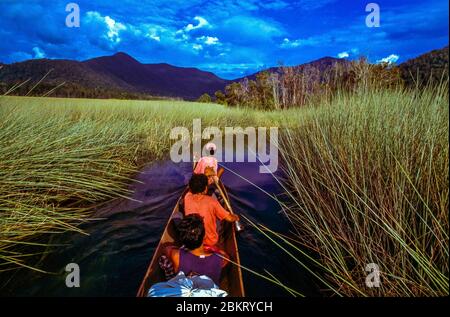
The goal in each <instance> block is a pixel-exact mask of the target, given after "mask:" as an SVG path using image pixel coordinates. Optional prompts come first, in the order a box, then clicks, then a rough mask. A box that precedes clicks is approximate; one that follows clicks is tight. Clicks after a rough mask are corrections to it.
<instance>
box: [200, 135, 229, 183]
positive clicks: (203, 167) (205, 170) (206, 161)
mask: <svg viewBox="0 0 450 317" xmlns="http://www.w3.org/2000/svg"><path fill="white" fill-rule="evenodd" d="M205 148H206V151H208V153H209V155H208V156H203V157H201V158H200V160H199V161H198V162H197V165H196V166H195V168H194V174H205V175H206V176H207V177H208V185H212V184H214V183H215V182H217V181H218V180H219V178H220V176H222V174H223V172H224V169H223V168H222V167H221V168H219V164H218V162H217V159H216V158H215V157H214V154H215V153H216V150H217V146H216V145H215V144H214V143H211V142H210V143H207V144H206V145H205Z"/></svg>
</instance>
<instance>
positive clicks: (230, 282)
mask: <svg viewBox="0 0 450 317" xmlns="http://www.w3.org/2000/svg"><path fill="white" fill-rule="evenodd" d="M219 186H221V189H222V190H223V192H224V194H225V196H227V197H226V199H229V197H228V193H227V191H226V189H225V186H223V184H222V183H220V184H219ZM187 192H188V190H187V189H186V190H185V191H184V192H183V194H182V195H181V197H180V198H179V199H178V202H177V204H176V205H175V208H174V209H173V211H172V215H171V217H170V219H169V221H168V223H167V225H166V228H165V229H164V233H163V235H162V237H161V240H160V241H159V244H158V246H157V248H156V250H155V252H154V254H153V258H152V260H151V262H150V265H149V267H148V269H147V272H146V273H145V277H144V279H143V281H142V283H141V285H140V287H139V290H138V293H137V296H138V297H146V296H147V294H148V290H149V289H150V287H151V286H152V285H153V284H155V283H159V282H163V281H165V278H164V273H163V271H162V270H161V268H160V267H159V263H158V260H159V258H160V256H161V255H162V254H163V245H164V244H166V243H175V244H177V241H176V231H175V226H174V222H176V221H177V220H176V219H181V218H182V217H183V207H182V201H183V199H184V195H186V193H187ZM225 208H226V207H225ZM220 228H221V229H220V240H219V245H220V246H221V248H222V249H223V250H225V252H226V253H227V254H228V255H229V256H230V259H231V261H233V262H235V263H236V264H238V265H235V264H232V263H229V264H228V265H227V266H226V267H225V268H224V269H223V270H222V275H221V281H220V288H221V289H223V290H225V291H227V292H228V296H231V297H244V296H245V292H244V283H243V281H242V271H241V268H240V266H239V265H240V259H239V250H238V246H237V240H236V229H235V226H234V224H233V223H230V222H225V221H223V222H222V223H221V226H220Z"/></svg>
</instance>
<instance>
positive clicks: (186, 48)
mask: <svg viewBox="0 0 450 317" xmlns="http://www.w3.org/2000/svg"><path fill="white" fill-rule="evenodd" d="M372 1H373V2H376V3H377V4H378V5H379V7H380V21H381V24H380V27H379V28H368V27H367V26H366V24H365V19H366V16H367V15H368V14H369V13H367V12H366V11H365V8H366V5H367V4H368V3H369V2H372ZM372 1H360V0H352V1H337V0H294V1H288V0H268V1H263V0H212V1H211V0H210V1H204V0H189V1H182V0H152V1H146V0H139V1H135V0H122V1H94V0H89V1H85V0H83V1H62V0H47V1H37V0H36V1H35V0H29V1H17V0H0V39H1V41H0V61H1V62H5V63H12V62H17V61H23V60H26V59H31V58H44V57H45V58H58V59H61V58H62V59H76V60H85V59H89V58H92V57H97V56H103V55H112V54H114V53H115V52H119V51H121V52H126V53H128V54H130V55H132V56H133V57H135V58H136V59H138V60H139V61H141V62H143V63H160V62H166V63H169V64H173V65H177V66H193V67H198V68H200V69H203V70H207V71H212V72H214V73H215V74H217V75H218V76H221V77H223V78H230V79H231V78H237V77H241V76H243V75H247V74H250V73H253V72H255V71H257V70H260V69H263V68H266V67H271V66H275V65H277V64H279V63H283V64H285V65H295V64H301V63H304V62H307V61H311V60H314V59H318V58H321V57H324V56H333V57H342V58H349V59H353V58H357V57H358V56H361V55H364V56H367V57H368V58H369V60H370V61H372V62H377V61H380V60H382V59H386V58H388V59H389V60H392V61H395V60H397V62H398V63H400V62H402V61H405V60H407V59H410V58H412V57H415V56H417V55H420V54H422V53H425V52H427V51H430V50H432V49H436V48H442V47H444V46H446V45H448V2H447V0H428V1H419V0H411V1H403V0H401V1H387V0H383V1H381V0H379V1H376V0H372ZM70 2H75V3H77V4H78V5H79V7H80V14H81V22H80V23H81V25H80V27H79V28H68V27H66V25H65V20H66V16H67V14H68V13H67V12H66V11H65V8H66V5H67V4H68V3H70Z"/></svg>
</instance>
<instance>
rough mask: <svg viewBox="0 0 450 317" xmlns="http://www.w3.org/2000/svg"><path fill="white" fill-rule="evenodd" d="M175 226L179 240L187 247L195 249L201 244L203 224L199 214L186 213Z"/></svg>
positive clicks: (203, 232)
mask: <svg viewBox="0 0 450 317" xmlns="http://www.w3.org/2000/svg"><path fill="white" fill-rule="evenodd" d="M177 227H178V233H179V238H180V241H181V243H182V244H183V245H184V246H185V247H186V248H187V249H189V250H195V249H197V248H199V247H200V246H201V245H202V244H203V238H204V237H205V226H204V224H203V218H202V217H201V216H199V215H197V214H191V215H188V216H186V217H184V218H183V220H181V222H180V223H179V225H178V226H177Z"/></svg>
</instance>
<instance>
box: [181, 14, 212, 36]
mask: <svg viewBox="0 0 450 317" xmlns="http://www.w3.org/2000/svg"><path fill="white" fill-rule="evenodd" d="M194 20H195V21H197V22H198V24H197V25H193V24H192V23H189V24H188V25H187V26H186V27H185V28H184V30H185V31H186V32H189V31H192V30H196V29H201V28H202V27H205V26H207V25H209V22H208V21H207V20H206V19H205V18H202V17H200V16H196V17H195V18H194Z"/></svg>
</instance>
